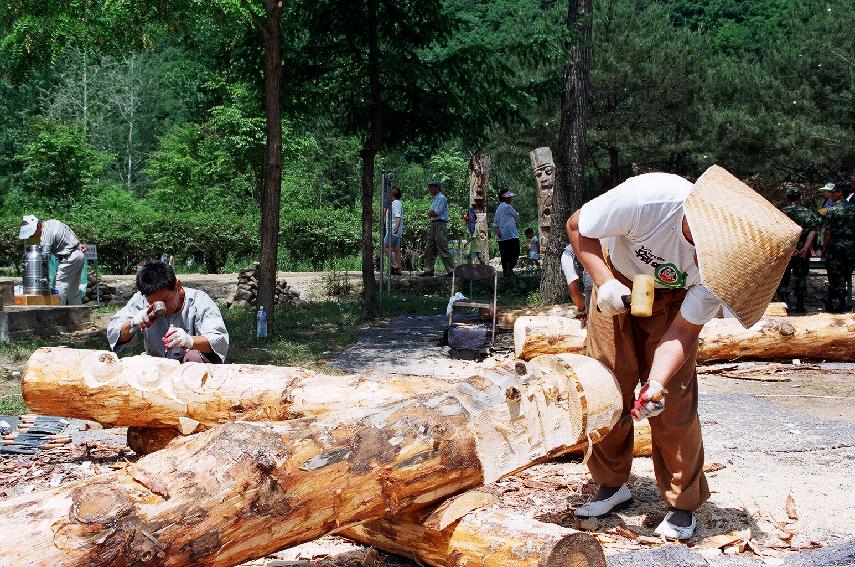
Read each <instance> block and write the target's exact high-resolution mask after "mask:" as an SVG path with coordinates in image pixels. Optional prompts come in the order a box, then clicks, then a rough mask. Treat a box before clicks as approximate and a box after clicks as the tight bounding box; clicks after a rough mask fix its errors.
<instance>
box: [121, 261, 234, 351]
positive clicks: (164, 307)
mask: <svg viewBox="0 0 855 567" xmlns="http://www.w3.org/2000/svg"><path fill="white" fill-rule="evenodd" d="M137 290H138V291H137V293H135V294H134V296H133V297H131V299H130V301H128V304H127V305H125V306H124V307H123V308H122V309H121V310H120V311H119V312H118V313H116V314H115V315H113V316H112V317H110V322H109V323H108V324H107V341H108V342H109V343H110V348H111V349H112V350H113V351H114V352H117V353H118V352H121V351H122V350H124V349H125V348H127V347H129V346H132V345H134V344H136V342H137V337H138V335H139V334H140V333H142V334H143V341H144V343H145V352H146V353H147V354H149V355H151V356H159V357H163V358H173V359H177V360H180V361H181V362H214V363H219V362H225V361H226V354H228V351H229V333H228V331H227V330H226V324H225V322H223V316H222V315H221V314H220V309H219V308H218V307H217V304H216V303H214V301H213V300H212V299H211V297H210V296H209V295H208V294H207V293H205V292H204V291H200V290H198V289H192V288H189V287H184V286H182V285H181V282H180V281H179V280H178V279H177V278H176V277H175V272H174V271H173V269H172V266H169V265H168V264H164V263H163V262H158V261H154V262H146V263H145V264H143V266H142V268H140V269H139V271H138V272H137Z"/></svg>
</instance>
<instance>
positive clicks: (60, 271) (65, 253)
mask: <svg viewBox="0 0 855 567" xmlns="http://www.w3.org/2000/svg"><path fill="white" fill-rule="evenodd" d="M18 238H20V239H21V240H29V239H36V238H38V241H39V242H40V243H41V245H42V250H43V251H45V252H49V253H51V254H53V255H54V256H56V257H57V259H58V260H59V266H58V267H57V269H56V283H55V284H54V287H56V290H57V291H58V292H59V302H60V304H61V305H80V304H81V299H82V294H81V293H80V273H81V272H82V271H83V265H84V264H85V263H86V257H85V256H84V255H83V253H84V252H86V247H85V246H83V245H82V244H80V240H78V239H77V235H75V234H74V231H73V230H71V228H70V227H69V226H68V225H67V224H65V223H63V222H60V221H58V220H56V219H50V220H46V221H40V220H39V219H38V218H36V217H34V216H33V215H27V216H25V217H24V219H23V220H22V221H21V228H20V230H19V231H18ZM28 243H29V242H28Z"/></svg>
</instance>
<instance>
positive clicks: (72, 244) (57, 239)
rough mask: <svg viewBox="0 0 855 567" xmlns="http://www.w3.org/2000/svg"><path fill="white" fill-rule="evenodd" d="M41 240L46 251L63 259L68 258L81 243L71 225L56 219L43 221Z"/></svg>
mask: <svg viewBox="0 0 855 567" xmlns="http://www.w3.org/2000/svg"><path fill="white" fill-rule="evenodd" d="M41 242H42V247H43V250H44V251H45V252H50V253H51V254H53V255H54V256H56V257H57V258H59V259H61V260H62V259H65V258H67V257H68V256H69V255H70V254H71V253H72V252H74V250H75V248H77V246H78V245H79V244H80V241H79V240H78V239H77V235H75V234H74V231H73V230H71V227H69V226H68V225H67V224H65V223H64V222H60V221H58V220H56V219H50V220H46V221H42V238H41Z"/></svg>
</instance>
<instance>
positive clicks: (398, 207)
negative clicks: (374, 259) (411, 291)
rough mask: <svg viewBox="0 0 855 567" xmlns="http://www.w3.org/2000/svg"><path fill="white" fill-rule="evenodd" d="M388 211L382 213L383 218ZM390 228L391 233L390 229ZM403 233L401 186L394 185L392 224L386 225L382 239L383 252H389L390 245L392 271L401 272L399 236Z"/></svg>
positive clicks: (397, 273)
mask: <svg viewBox="0 0 855 567" xmlns="http://www.w3.org/2000/svg"><path fill="white" fill-rule="evenodd" d="M387 216H388V212H385V211H384V213H383V218H384V219H385V218H387ZM390 228H391V235H390V230H389V229H390ZM403 235H404V205H403V204H402V203H401V188H400V187H398V186H397V185H395V186H394V187H392V226H391V227H389V226H387V227H386V236H385V237H384V239H383V252H384V253H385V254H388V253H389V246H390V245H391V246H392V273H393V274H396V275H400V274H401V237H402V236H403Z"/></svg>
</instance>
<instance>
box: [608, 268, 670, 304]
mask: <svg viewBox="0 0 855 567" xmlns="http://www.w3.org/2000/svg"><path fill="white" fill-rule="evenodd" d="M606 264H608V266H609V268H610V269H611V271H612V274H614V276H615V279H616V280H617V281H619V282H620V283H622V284H623V285H625V286H626V287H628V288H629V289H632V280H631V279H629V278H628V277H626V276H625V275H623V274H622V273H620V272H619V271H618V270H617V268H615V267H614V264H612V262H611V258H608V259H607V260H606ZM672 293H686V288H684V287H677V288H671V287H657V288H654V289H653V298H654V299H656V298H659V297H662V296H663V295H671V294H672Z"/></svg>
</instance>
